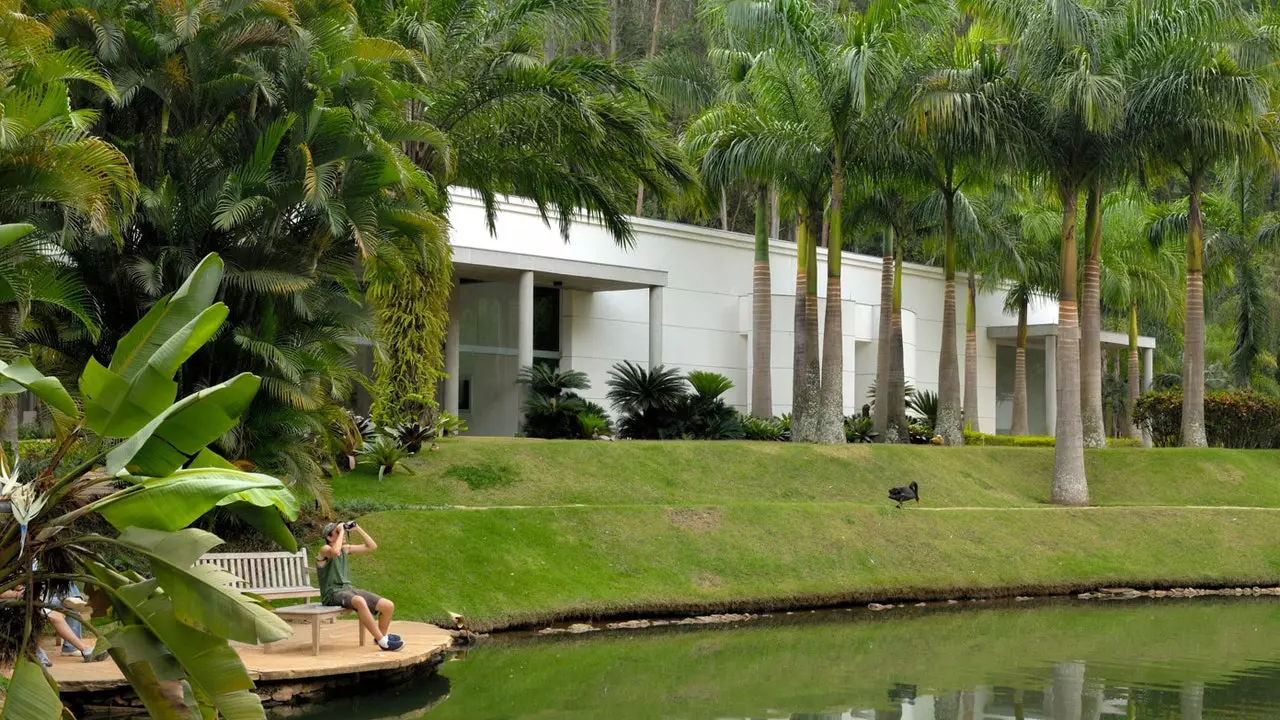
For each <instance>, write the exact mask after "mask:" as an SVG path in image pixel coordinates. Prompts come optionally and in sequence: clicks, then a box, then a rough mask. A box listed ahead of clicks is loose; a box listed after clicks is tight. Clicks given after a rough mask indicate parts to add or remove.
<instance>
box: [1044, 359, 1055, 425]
mask: <svg viewBox="0 0 1280 720" xmlns="http://www.w3.org/2000/svg"><path fill="white" fill-rule="evenodd" d="M1044 427H1045V434H1046V435H1056V434H1057V433H1058V338H1057V337H1056V336H1054V335H1046V336H1045V338H1044Z"/></svg>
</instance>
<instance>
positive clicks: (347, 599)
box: [325, 588, 382, 614]
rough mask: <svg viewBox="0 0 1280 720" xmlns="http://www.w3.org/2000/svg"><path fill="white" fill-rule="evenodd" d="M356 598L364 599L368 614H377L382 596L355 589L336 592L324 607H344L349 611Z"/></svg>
mask: <svg viewBox="0 0 1280 720" xmlns="http://www.w3.org/2000/svg"><path fill="white" fill-rule="evenodd" d="M357 597H362V598H364V601H365V602H366V603H367V604H368V605H369V612H371V613H375V614H376V613H377V612H378V603H380V602H382V596H381V595H375V594H374V593H371V592H369V591H368V590H358V589H356V588H347V589H345V590H338V591H337V592H335V593H334V594H333V599H332V600H331V601H329V602H327V603H325V605H333V606H336V607H344V608H347V609H348V610H350V609H351V602H352V601H353V600H355V599H356V598H357Z"/></svg>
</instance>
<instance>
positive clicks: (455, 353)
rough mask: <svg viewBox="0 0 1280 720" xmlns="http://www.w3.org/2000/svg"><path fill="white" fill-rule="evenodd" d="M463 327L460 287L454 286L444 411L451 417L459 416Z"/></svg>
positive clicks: (446, 342)
mask: <svg viewBox="0 0 1280 720" xmlns="http://www.w3.org/2000/svg"><path fill="white" fill-rule="evenodd" d="M461 340H462V326H461V325H460V324H459V318H458V286H457V285H454V287H453V292H452V293H450V294H449V329H448V330H447V331H446V332H445V336H444V373H445V378H444V411H445V412H447V413H449V414H450V415H457V414H458V383H459V380H460V377H459V376H460V374H461V371H462V370H461V367H462V361H461V358H460V355H461V348H460V347H459V343H460V342H461Z"/></svg>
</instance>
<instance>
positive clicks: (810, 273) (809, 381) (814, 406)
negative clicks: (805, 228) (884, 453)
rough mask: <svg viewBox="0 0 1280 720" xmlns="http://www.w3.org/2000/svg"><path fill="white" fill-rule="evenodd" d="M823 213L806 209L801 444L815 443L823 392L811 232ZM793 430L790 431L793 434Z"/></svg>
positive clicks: (815, 251)
mask: <svg viewBox="0 0 1280 720" xmlns="http://www.w3.org/2000/svg"><path fill="white" fill-rule="evenodd" d="M821 217H822V211H821V210H820V209H818V208H817V207H811V208H810V209H809V233H810V235H809V241H808V242H807V243H805V251H806V254H807V255H808V258H807V259H806V260H805V269H806V273H805V278H804V281H805V282H804V284H805V292H804V346H805V355H804V384H803V386H802V387H801V391H802V392H803V393H804V407H805V414H804V422H802V423H801V425H800V427H799V431H800V437H799V438H797V439H798V440H799V441H800V442H816V441H817V439H818V423H819V421H820V415H821V409H820V408H819V406H818V399H819V394H820V393H821V390H822V363H821V356H820V355H819V353H820V351H821V345H820V344H819V335H818V240H819V237H821V235H820V233H822V231H821V230H819V231H818V232H817V233H815V232H814V230H815V227H814V226H815V225H816V226H822V224H823V220H819V218H821ZM795 432H796V429H794V428H793V429H792V434H793V437H794V434H795Z"/></svg>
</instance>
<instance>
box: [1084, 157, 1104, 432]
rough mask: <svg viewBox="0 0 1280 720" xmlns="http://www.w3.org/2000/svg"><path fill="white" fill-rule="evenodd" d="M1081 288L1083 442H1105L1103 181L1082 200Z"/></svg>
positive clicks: (1090, 186) (1094, 185)
mask: <svg viewBox="0 0 1280 720" xmlns="http://www.w3.org/2000/svg"><path fill="white" fill-rule="evenodd" d="M1084 231H1085V241H1086V242H1087V243H1088V246H1087V248H1086V253H1085V259H1084V288H1083V297H1081V298H1080V299H1081V301H1082V303H1083V304H1082V305H1081V307H1080V367H1081V368H1082V369H1081V371H1080V372H1081V376H1080V396H1081V402H1082V403H1083V404H1082V405H1081V414H1080V422H1081V423H1082V425H1083V427H1084V446H1085V447H1087V448H1103V447H1106V446H1107V433H1106V429H1105V427H1104V426H1105V422H1104V419H1103V415H1102V307H1101V292H1102V286H1101V282H1102V182H1101V181H1100V180H1095V181H1093V182H1092V183H1091V184H1090V185H1089V199H1088V201H1087V202H1086V203H1085V218H1084Z"/></svg>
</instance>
